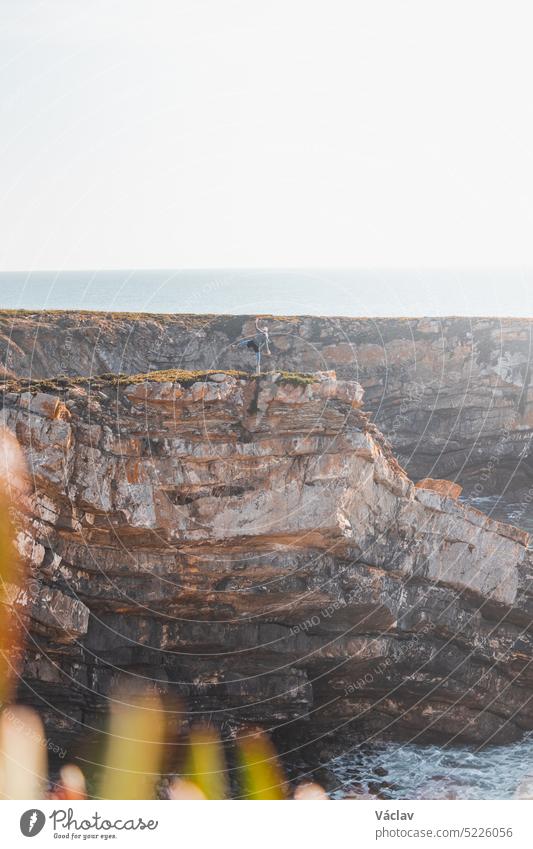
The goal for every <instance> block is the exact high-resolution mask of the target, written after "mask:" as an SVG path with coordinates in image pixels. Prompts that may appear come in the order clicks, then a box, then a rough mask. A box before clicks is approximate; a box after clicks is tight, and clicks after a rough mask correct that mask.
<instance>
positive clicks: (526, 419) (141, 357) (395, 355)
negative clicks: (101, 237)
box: [0, 313, 533, 495]
mask: <svg viewBox="0 0 533 849" xmlns="http://www.w3.org/2000/svg"><path fill="white" fill-rule="evenodd" d="M269 326H270V330H271V339H272V350H273V357H272V360H271V363H272V367H274V368H275V369H285V370H298V371H309V372H312V371H316V370H328V369H335V370H336V372H337V375H338V376H339V377H341V378H343V379H351V380H357V381H359V382H360V383H361V384H362V385H363V386H364V388H365V392H366V401H365V404H366V407H367V409H368V410H370V411H371V412H372V413H373V415H374V418H375V421H376V423H377V424H378V426H379V427H380V429H381V430H382V431H383V432H384V433H385V434H386V436H387V438H388V439H389V440H390V441H391V443H392V445H393V446H394V449H395V451H396V452H397V454H398V456H399V457H400V459H401V462H402V464H403V465H404V466H405V468H406V469H407V470H408V472H409V474H410V475H411V477H413V478H414V479H415V480H418V479H420V478H424V477H433V478H448V479H453V480H456V481H458V482H459V483H461V484H463V485H464V486H465V489H466V491H467V492H469V491H470V492H471V491H472V489H473V488H474V487H476V494H477V495H488V494H491V493H494V492H496V493H499V492H501V490H502V489H503V487H505V488H506V489H507V490H509V489H512V488H515V487H517V488H520V487H523V486H529V485H530V483H529V481H530V478H531V474H532V473H533V467H532V460H531V457H530V453H531V452H530V444H531V436H532V425H533V381H532V375H531V369H530V361H531V354H532V327H533V324H532V322H531V321H528V320H526V319H503V320H499V319H494V318H486V319H483V318H476V319H467V318H442V319H440V318H433V319H432V318H416V319H396V318H391V319H371V318H360V319H355V318H354V319H350V318H338V319H331V318H312V317H295V318H283V319H281V318H278V319H274V318H272V319H270V320H269ZM254 332H255V330H254V320H253V317H247V316H151V315H141V316H127V315H123V314H120V313H119V314H116V315H113V316H110V315H108V316H105V315H99V314H97V313H93V314H90V313H86V314H83V313H78V314H76V313H64V314H61V313H59V314H46V313H43V314H36V315H33V316H31V315H22V314H5V315H4V316H3V317H2V318H1V319H0V363H1V365H3V367H4V371H5V372H6V373H8V374H10V375H16V376H27V377H28V376H30V377H34V378H46V377H48V376H50V375H59V374H66V375H78V374H83V375H88V374H100V373H103V372H115V373H117V372H125V373H127V374H134V373H143V372H147V371H149V370H151V369H162V368H169V367H172V368H186V369H190V368H194V369H202V368H208V369H212V368H215V369H219V368H221V369H228V368H239V369H242V368H245V369H246V368H250V369H252V366H253V362H252V359H253V358H252V356H251V355H249V354H247V353H246V352H243V349H237V348H235V347H234V345H233V343H234V342H235V340H236V339H239V338H241V337H243V336H246V335H250V334H253V333H254ZM265 366H266V368H269V367H271V366H270V363H269V362H268V361H266V360H265Z"/></svg>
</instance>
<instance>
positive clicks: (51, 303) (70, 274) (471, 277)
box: [0, 269, 533, 316]
mask: <svg viewBox="0 0 533 849" xmlns="http://www.w3.org/2000/svg"><path fill="white" fill-rule="evenodd" d="M0 308H4V309H30V310H34V309H35V310H38V309H87V310H104V311H124V312H129V311H135V312H171V313H172V312H188V313H195V312H197V313H202V312H207V313H211V312H215V313H254V312H267V313H278V314H280V315H291V314H295V315H298V314H302V313H305V314H312V315H348V316H349V315H352V316H400V315H401V316H417V315H472V316H476V315H494V316H533V272H517V271H512V272H481V271H480V272H460V271H457V272H454V271H446V272H443V271H412V272H408V271H401V272H400V271H385V270H381V271H380V270H369V271H364V270H360V271H342V270H335V271H334V270H318V271H316V270H315V271H306V270H286V271H283V270H275V271H268V270H253V269H252V270H238V271H232V270H231V269H229V270H228V269H212V270H196V271H176V270H159V271H140V270H138V271H127V270H126V271H61V272H58V271H33V272H20V271H19V272H0Z"/></svg>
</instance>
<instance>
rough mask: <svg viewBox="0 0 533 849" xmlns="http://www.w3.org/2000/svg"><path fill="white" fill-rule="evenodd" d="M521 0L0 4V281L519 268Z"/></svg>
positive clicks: (528, 262) (525, 172)
mask: <svg viewBox="0 0 533 849" xmlns="http://www.w3.org/2000/svg"><path fill="white" fill-rule="evenodd" d="M532 23H533V9H532V8H531V4H530V3H529V0H527V2H526V1H525V2H521V0H508V2H501V0H498V2H492V0H482V2H478V0H446V2H428V0H371V2H370V0H364V2H361V1H360V0H268V2H265V0H223V2H221V0H168V1H167V0H91V2H90V3H88V2H86V0H45V2H39V1H38V0H0V122H1V126H2V133H1V135H0V199H1V203H0V234H1V235H0V270H4V271H9V270H14V269H25V270H34V269H84V268H90V269H99V268H111V269H113V268H262V267H267V268H276V267H280V268H293V267H294V268H296V267H300V268H301V267H303V268H320V267H324V268H325V267H328V268H373V267H380V268H397V269H406V268H411V269H412V268H415V269H416V268H428V267H430V268H462V269H469V268H470V269H474V268H487V269H506V268H513V269H516V270H519V271H520V270H524V269H530V268H532V267H533V238H532V233H533V226H532V225H533V209H532V204H533V119H532V110H533V97H532V94H531V81H532V80H533V51H532V50H531V46H530V41H531V31H532V26H531V25H532Z"/></svg>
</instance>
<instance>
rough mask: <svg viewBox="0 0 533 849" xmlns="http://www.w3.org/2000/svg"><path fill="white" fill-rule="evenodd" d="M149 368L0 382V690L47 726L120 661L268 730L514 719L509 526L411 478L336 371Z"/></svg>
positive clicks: (528, 609)
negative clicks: (3, 657)
mask: <svg viewBox="0 0 533 849" xmlns="http://www.w3.org/2000/svg"><path fill="white" fill-rule="evenodd" d="M163 378H165V379H163ZM167 378H168V375H167V376H165V375H163V376H159V377H158V375H154V376H153V379H152V380H144V379H138V378H131V379H129V378H128V379H126V378H124V379H122V380H117V379H113V378H111V377H110V378H107V379H102V380H99V381H94V382H92V383H86V384H80V385H69V384H68V381H62V382H60V383H55V384H54V383H53V382H51V383H50V384H49V386H48V389H47V391H44V390H43V389H42V388H40V389H39V390H38V391H37V390H35V389H34V390H33V393H32V392H30V391H29V390H28V389H25V390H24V391H21V392H18V391H16V390H15V389H14V387H13V386H11V388H10V390H9V391H8V392H6V393H5V394H4V397H3V412H2V416H3V421H4V423H5V424H6V426H7V427H8V428H9V430H11V431H12V432H13V433H15V434H16V436H17V438H18V440H19V442H20V444H21V445H22V446H23V448H24V450H25V453H26V456H27V458H28V462H29V467H30V473H31V479H32V481H33V487H32V493H31V495H30V497H29V499H28V503H27V507H26V511H25V512H26V518H25V520H24V522H23V530H21V534H20V538H19V548H20V549H21V551H22V553H23V556H24V557H25V559H26V560H27V562H28V563H29V565H30V572H31V578H30V581H29V586H28V588H20V592H19V593H18V598H17V593H15V594H14V597H15V601H14V603H15V605H16V607H17V611H18V612H19V614H20V615H21V616H22V617H23V618H24V621H25V622H27V624H28V626H29V629H30V630H29V635H28V639H27V645H26V665H25V670H24V680H25V684H24V685H22V684H21V697H22V698H23V699H25V700H27V701H30V702H32V703H35V704H38V705H39V707H40V709H41V711H42V712H43V714H44V717H45V720H46V721H47V724H48V727H49V728H53V729H55V731H54V733H55V734H56V735H57V734H58V733H60V735H63V736H64V737H65V739H68V738H69V736H71V735H76V734H78V735H79V734H80V733H82V732H83V733H88V732H87V729H89V731H90V729H91V728H92V727H94V726H95V725H97V724H98V722H99V721H100V718H101V716H102V713H103V711H104V709H105V706H106V695H107V694H108V693H109V692H110V690H111V689H112V686H113V684H114V683H115V682H116V681H117V679H118V678H119V677H122V678H123V677H124V676H126V678H127V680H129V681H130V683H131V684H132V686H133V685H135V686H136V685H138V684H140V683H142V682H143V681H146V682H149V683H150V686H156V687H157V688H158V689H160V690H161V691H162V692H164V693H167V694H168V695H169V696H170V697H177V696H179V697H182V699H183V700H184V701H183V703H184V704H185V703H186V705H187V709H188V711H189V715H191V713H192V716H193V717H194V718H195V719H198V718H200V717H204V718H209V720H210V721H212V722H215V723H218V724H220V725H221V726H223V727H224V728H225V729H229V730H230V731H231V729H234V728H236V727H237V726H238V725H239V724H240V723H243V722H244V723H250V722H257V723H261V724H262V725H264V727H266V728H268V729H269V730H271V731H272V732H273V733H274V734H275V735H277V736H278V737H279V739H289V740H290V739H291V735H293V734H294V735H299V737H300V736H301V735H304V736H307V737H308V738H309V739H313V737H315V736H317V735H320V734H322V733H324V732H333V731H336V732H338V733H343V732H344V731H346V732H353V731H356V732H362V733H365V734H369V733H370V734H374V733H378V734H379V733H385V734H388V735H393V736H401V735H403V736H412V735H418V734H420V737H418V738H417V739H426V738H435V737H438V738H440V739H450V740H451V739H453V740H455V739H457V740H460V739H463V740H474V741H483V740H491V741H492V742H496V741H502V740H507V739H511V738H514V737H516V736H518V735H519V734H520V733H521V731H522V730H523V729H528V728H532V727H533V699H532V698H531V697H532V696H533V671H532V669H531V666H530V659H531V657H532V648H533V643H532V637H531V634H530V630H529V629H530V625H531V617H532V613H533V596H532V594H531V592H530V587H531V578H532V577H533V564H532V561H531V559H530V555H529V552H528V550H527V542H528V537H527V534H526V533H525V532H523V531H520V530H518V529H516V528H514V527H512V526H510V525H505V524H502V523H500V522H496V521H494V520H492V519H490V518H488V517H487V516H485V515H484V514H482V513H480V512H479V511H478V510H476V509H474V508H471V507H467V506H464V505H463V504H461V503H460V502H458V501H457V500H456V499H454V498H451V497H447V496H444V495H442V494H440V493H439V492H438V491H434V490H431V489H424V488H416V487H415V486H414V484H413V483H412V482H411V480H410V479H409V478H408V477H407V475H406V474H405V472H404V471H403V470H402V468H401V466H400V465H399V464H398V462H397V460H396V459H395V457H394V454H393V452H392V450H391V448H390V446H389V444H388V443H387V441H386V440H385V439H384V437H383V436H382V434H381V433H380V431H379V430H378V429H377V428H376V426H375V425H374V424H373V423H372V422H371V421H370V419H369V416H368V415H367V414H366V413H365V412H363V411H362V409H361V404H362V402H363V392H362V389H361V386H360V385H359V384H358V383H357V382H355V381H349V380H341V379H337V377H336V376H335V373H334V372H331V371H326V372H320V373H317V374H315V375H313V376H312V377H307V378H302V377H298V376H285V375H281V374H279V373H275V374H272V375H267V376H263V377H261V378H260V379H258V380H256V379H253V378H248V377H243V376H239V375H235V374H226V373H224V372H221V371H218V372H214V373H212V374H208V375H205V376H204V377H202V378H201V379H198V378H195V377H194V376H191V377H190V378H189V379H186V378H185V377H182V378H181V379H180V380H179V381H176V380H169V379H167ZM58 728H59V729H60V731H59V732H58V730H57V729H58ZM84 729H85V731H84Z"/></svg>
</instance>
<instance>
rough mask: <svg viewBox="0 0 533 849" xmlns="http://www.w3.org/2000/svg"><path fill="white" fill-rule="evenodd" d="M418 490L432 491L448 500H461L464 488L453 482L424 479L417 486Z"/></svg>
mask: <svg viewBox="0 0 533 849" xmlns="http://www.w3.org/2000/svg"><path fill="white" fill-rule="evenodd" d="M415 486H416V487H417V488H418V489H431V490H433V491H434V492H438V493H439V495H445V496H446V497H447V498H459V496H460V495H461V492H462V491H463V487H462V486H460V484H458V483H453V482H452V481H445V480H436V479H435V478H424V479H423V480H421V481H418V483H416V484H415Z"/></svg>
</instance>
